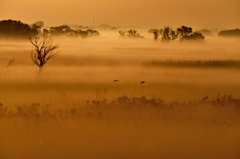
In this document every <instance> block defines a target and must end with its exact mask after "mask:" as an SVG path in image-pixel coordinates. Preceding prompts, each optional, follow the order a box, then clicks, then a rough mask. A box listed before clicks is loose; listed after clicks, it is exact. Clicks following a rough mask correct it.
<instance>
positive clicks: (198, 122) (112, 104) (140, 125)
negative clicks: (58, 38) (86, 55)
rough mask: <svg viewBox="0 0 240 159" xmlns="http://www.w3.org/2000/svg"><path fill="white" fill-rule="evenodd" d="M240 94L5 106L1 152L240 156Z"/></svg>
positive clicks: (16, 156)
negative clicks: (185, 99) (180, 99)
mask: <svg viewBox="0 0 240 159" xmlns="http://www.w3.org/2000/svg"><path fill="white" fill-rule="evenodd" d="M239 114H240V99H235V98H233V97H232V96H231V95H228V96H218V97H217V98H216V99H212V98H209V97H203V98H202V99H199V100H194V101H189V102H185V103H184V102H175V101H172V102H170V103H166V102H164V101H163V100H162V99H155V98H149V99H147V98H145V97H133V98H130V97H127V96H121V97H118V98H117V99H115V100H110V101H108V100H107V99H101V100H91V101H86V106H85V107H82V106H81V105H79V106H75V105H74V106H73V105H66V107H65V108H58V107H56V106H54V105H48V104H43V103H33V104H30V105H18V106H16V107H15V108H14V109H9V108H8V106H6V105H3V104H1V105H0V129H1V131H0V141H1V142H0V158H1V159H32V158H35V159H41V158H46V159H65V158H71V159H75V158H76V159H77V158H86V159H96V158H98V159H111V158H116V159H122V158H126V159H135V158H136V159H146V158H149V159H154V158H165V159H177V158H185V159H192V158H195V159H202V158H205V159H213V158H218V159H225V158H228V159H238V158H239V157H240V156H239V151H238V150H239V143H240V140H239V133H240V127H239V125H240V115H239Z"/></svg>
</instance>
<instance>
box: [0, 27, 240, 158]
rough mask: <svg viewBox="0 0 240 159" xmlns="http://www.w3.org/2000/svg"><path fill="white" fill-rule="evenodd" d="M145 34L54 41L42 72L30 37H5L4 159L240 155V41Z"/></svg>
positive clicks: (0, 152) (0, 121) (0, 130)
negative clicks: (171, 38)
mask: <svg viewBox="0 0 240 159" xmlns="http://www.w3.org/2000/svg"><path fill="white" fill-rule="evenodd" d="M139 32H140V33H141V35H143V36H144V37H145V39H124V38H121V37H120V35H119V33H118V31H102V32H100V33H101V36H99V37H92V38H86V39H82V38H70V37H53V38H52V40H53V43H54V44H59V48H58V49H57V51H58V54H57V57H56V58H55V59H54V60H53V61H52V62H51V63H48V64H47V65H46V66H44V67H43V71H42V72H41V74H38V71H39V70H38V67H37V66H36V65H35V64H34V63H33V61H32V59H31V52H32V51H33V50H34V47H33V46H32V45H31V43H30V42H29V40H28V39H23V40H3V39H2V40H1V41H0V64H1V67H0V88H1V89H0V102H1V103H0V159H16V158H17V159H18V158H19V159H30V158H31V159H32V158H35V159H38V158H39V159H40V158H49V159H53V158H57V159H64V158H86V159H87V158H89V159H96V158H99V159H101V158H104V159H106V158H119V159H122V158H126V159H128V158H129V159H130V158H131V159H133V158H138V159H139V158H140V159H141V158H142V159H146V158H150V159H153V158H165V159H176V158H184V159H190V158H191V159H192V158H194V159H201V158H205V159H215V158H218V159H226V158H228V159H238V158H240V154H239V151H240V138H239V134H240V127H239V125H240V118H239V114H240V93H239V90H240V81H239V79H240V73H239V71H240V47H239V44H240V41H239V40H237V39H236V38H231V39H229V38H227V39H226V38H220V37H217V36H209V37H206V39H205V40H203V41H200V42H199V41H197V42H196V41H195V42H194V41H184V42H183V41H180V40H175V41H170V42H163V41H154V40H153V35H152V34H149V33H148V32H147V30H139ZM13 58H15V62H14V63H13V64H12V65H11V66H9V67H7V65H8V63H9V60H10V59H13ZM114 80H119V81H117V82H113V81H114ZM141 81H145V82H144V83H142V84H141Z"/></svg>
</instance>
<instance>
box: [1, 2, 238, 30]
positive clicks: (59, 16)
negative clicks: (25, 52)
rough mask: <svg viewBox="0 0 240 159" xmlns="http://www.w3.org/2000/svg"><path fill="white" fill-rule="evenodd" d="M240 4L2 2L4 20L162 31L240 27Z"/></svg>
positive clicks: (2, 17)
mask: <svg viewBox="0 0 240 159" xmlns="http://www.w3.org/2000/svg"><path fill="white" fill-rule="evenodd" d="M239 8H240V1H239V0H228V1H226V0H218V1H209V0H195V1H192V0H181V1H179V0H172V1H169V0H148V1H146V0H134V1H128V0H115V1H112V0H111V1H110V0H88V1H78V0H68V1H59V0H51V1H49V0H41V1H39V2H37V1H33V0H21V1H19V0H1V1H0V20H3V19H14V20H21V21H23V22H25V23H29V24H31V23H34V22H35V21H38V20H41V21H44V22H45V24H46V25H62V24H63V23H67V24H78V25H87V26H92V25H93V18H94V17H95V24H96V25H99V24H106V23H107V24H110V25H111V26H132V27H148V28H149V27H162V26H165V25H170V26H173V27H178V26H181V25H187V26H192V27H194V28H203V27H218V28H220V29H222V28H237V27H239V26H240V21H239V19H240V10H239Z"/></svg>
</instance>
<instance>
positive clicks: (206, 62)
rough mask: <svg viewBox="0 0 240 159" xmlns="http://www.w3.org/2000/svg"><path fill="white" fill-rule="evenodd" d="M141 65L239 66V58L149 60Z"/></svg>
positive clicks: (188, 66)
mask: <svg viewBox="0 0 240 159" xmlns="http://www.w3.org/2000/svg"><path fill="white" fill-rule="evenodd" d="M143 65H144V66H150V67H178V68H240V60H162V61H161V60H151V61H147V62H143Z"/></svg>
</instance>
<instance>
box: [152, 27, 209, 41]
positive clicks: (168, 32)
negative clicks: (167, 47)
mask: <svg viewBox="0 0 240 159" xmlns="http://www.w3.org/2000/svg"><path fill="white" fill-rule="evenodd" d="M148 32H149V33H153V35H154V40H155V41H157V40H159V39H161V40H162V41H171V40H175V39H177V38H179V39H180V40H181V41H183V40H203V39H204V38H205V37H204V36H203V35H202V33H199V32H193V31H192V28H191V27H186V26H182V27H181V28H177V30H173V29H172V28H170V27H164V28H163V29H150V30H149V31H148Z"/></svg>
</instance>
